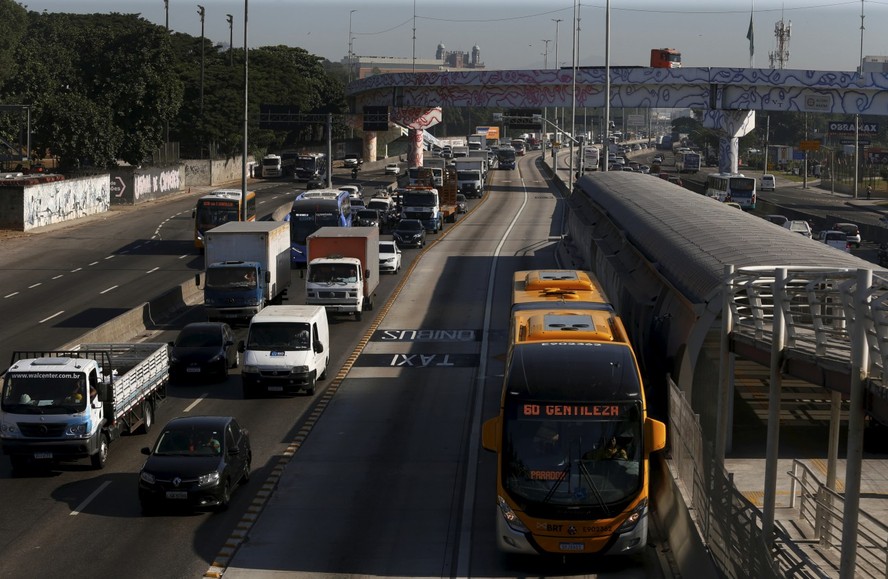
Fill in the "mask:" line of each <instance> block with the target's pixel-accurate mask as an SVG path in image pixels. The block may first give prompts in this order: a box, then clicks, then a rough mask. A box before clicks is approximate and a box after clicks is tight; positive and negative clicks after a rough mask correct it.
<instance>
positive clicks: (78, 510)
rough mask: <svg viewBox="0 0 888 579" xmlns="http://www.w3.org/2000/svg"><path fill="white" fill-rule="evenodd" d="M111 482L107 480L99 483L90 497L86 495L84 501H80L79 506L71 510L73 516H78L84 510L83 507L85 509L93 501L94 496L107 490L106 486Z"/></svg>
mask: <svg viewBox="0 0 888 579" xmlns="http://www.w3.org/2000/svg"><path fill="white" fill-rule="evenodd" d="M109 484H111V481H109V480H106V481H105V482H103V483H102V484H100V485H99V488H97V489H96V490H94V491H93V492H92V494H91V495H89V496H88V497H86V500H84V501H83V502H82V503H80V504H79V505H77V508H75V509H74V510H73V511H71V512H70V513H69V515H70V516H72V517H76V516H77V515H79V514H80V513H81V512H82V511H83V509H85V508H86V506H87V505H88V504H89V503H91V502H92V500H93V499H94V498H96V497H97V496H99V493H100V492H102V491H103V490H105V487H107V486H108V485H109Z"/></svg>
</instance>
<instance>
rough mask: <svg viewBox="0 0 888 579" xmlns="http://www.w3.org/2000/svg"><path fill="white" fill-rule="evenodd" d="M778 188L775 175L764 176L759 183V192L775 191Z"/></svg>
mask: <svg viewBox="0 0 888 579" xmlns="http://www.w3.org/2000/svg"><path fill="white" fill-rule="evenodd" d="M776 188H777V179H775V178H774V175H769V174H765V175H762V178H761V180H760V181H759V191H773V190H774V189H776Z"/></svg>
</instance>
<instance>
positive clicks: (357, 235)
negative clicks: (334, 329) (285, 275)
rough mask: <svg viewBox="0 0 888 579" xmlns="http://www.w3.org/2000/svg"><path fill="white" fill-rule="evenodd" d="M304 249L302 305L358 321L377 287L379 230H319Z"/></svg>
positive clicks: (311, 236)
mask: <svg viewBox="0 0 888 579" xmlns="http://www.w3.org/2000/svg"><path fill="white" fill-rule="evenodd" d="M307 245H308V266H307V271H306V280H305V304H306V305H315V306H324V307H325V308H326V309H327V313H328V314H329V313H343V314H354V316H355V319H356V320H358V321H360V320H361V317H362V314H363V312H364V311H370V310H372V309H373V293H374V292H375V291H376V287H377V286H378V285H379V228H377V227H322V228H320V229H318V230H317V231H315V232H314V233H312V234H311V235H309V236H308V243H307Z"/></svg>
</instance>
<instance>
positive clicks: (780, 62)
mask: <svg viewBox="0 0 888 579" xmlns="http://www.w3.org/2000/svg"><path fill="white" fill-rule="evenodd" d="M791 29H792V21H791V20H790V21H789V23H788V24H784V23H783V18H780V21H779V22H777V24H775V25H774V37H775V38H776V39H777V50H775V51H773V52H769V53H768V59H769V60H770V61H771V68H778V69H782V68H785V67H786V65H787V64H788V63H789V37H790V32H791Z"/></svg>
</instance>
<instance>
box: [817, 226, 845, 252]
mask: <svg viewBox="0 0 888 579" xmlns="http://www.w3.org/2000/svg"><path fill="white" fill-rule="evenodd" d="M817 241H819V242H821V243H825V244H827V245H828V246H830V247H834V248H836V249H838V250H840V251H844V252H848V253H850V252H851V243H850V242H849V241H848V236H847V235H846V234H845V232H844V231H836V230H832V229H828V230H826V229H825V230H823V231H821V232H819V233H818V234H817Z"/></svg>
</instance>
